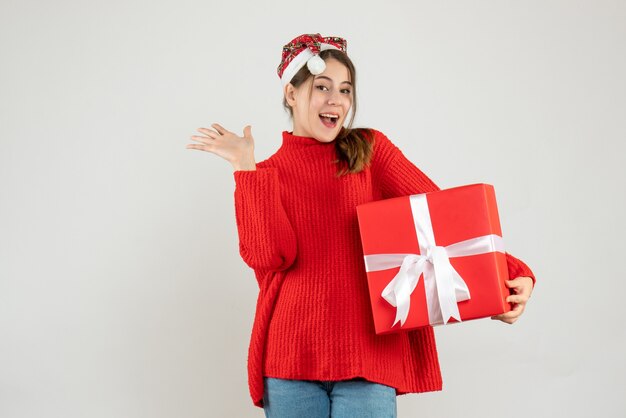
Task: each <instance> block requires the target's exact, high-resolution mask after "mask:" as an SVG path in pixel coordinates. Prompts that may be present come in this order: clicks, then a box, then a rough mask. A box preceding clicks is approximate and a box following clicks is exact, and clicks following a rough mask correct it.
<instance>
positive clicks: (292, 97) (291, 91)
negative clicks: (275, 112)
mask: <svg viewBox="0 0 626 418" xmlns="http://www.w3.org/2000/svg"><path fill="white" fill-rule="evenodd" d="M284 94H285V100H287V103H288V104H289V106H291V107H294V105H295V104H296V88H295V87H294V86H293V84H291V83H287V84H285V89H284Z"/></svg>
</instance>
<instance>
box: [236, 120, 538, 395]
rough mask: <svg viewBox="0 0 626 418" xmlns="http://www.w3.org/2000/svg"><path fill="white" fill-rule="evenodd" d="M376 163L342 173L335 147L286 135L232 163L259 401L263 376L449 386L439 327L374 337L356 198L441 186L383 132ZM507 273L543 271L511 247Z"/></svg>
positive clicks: (252, 379) (253, 384)
mask: <svg viewBox="0 0 626 418" xmlns="http://www.w3.org/2000/svg"><path fill="white" fill-rule="evenodd" d="M374 134H375V136H374V149H373V156H372V160H371V164H370V165H369V166H368V167H367V168H366V169H365V170H363V171H362V172H360V173H357V174H348V175H345V176H342V177H339V178H337V177H336V176H335V173H336V172H337V168H338V167H337V165H336V164H334V163H333V162H332V161H333V160H334V159H336V152H335V144H334V142H331V143H322V142H319V141H317V140H316V139H315V138H309V137H301V136H295V135H293V134H292V133H290V132H287V131H284V132H283V134H282V135H283V142H282V145H281V147H280V148H279V149H278V150H277V151H276V153H275V154H274V155H272V156H270V157H269V158H268V159H266V160H264V161H261V162H259V163H257V165H256V170H252V171H245V170H237V171H235V172H234V173H233V174H234V178H235V192H234V197H235V214H236V220H237V230H238V234H239V250H240V254H241V257H242V258H243V260H244V261H245V263H246V264H247V265H248V266H250V267H251V268H252V269H254V273H255V277H256V280H257V281H258V284H259V296H258V300H257V305H256V314H255V318H254V324H253V328H252V335H251V339H250V346H249V351H248V384H249V388H250V395H251V397H252V401H253V403H254V405H255V406H258V407H263V391H264V387H263V376H269V377H278V378H286V379H307V380H342V379H350V378H353V377H363V378H365V379H366V380H369V381H372V382H378V383H383V384H385V385H388V386H391V387H394V388H396V394H397V395H402V394H405V393H411V392H413V393H417V392H427V391H435V390H441V387H442V379H441V372H440V369H439V361H438V358H437V349H436V346H435V338H434V333H433V329H432V327H427V328H422V329H417V330H412V331H405V332H400V333H392V334H387V335H380V336H377V335H376V334H375V332H374V324H373V319H372V312H371V307H370V301H369V294H368V288H367V276H366V273H365V263H364V260H363V249H362V247H361V241H360V235H359V228H358V221H357V215H356V209H355V208H356V206H357V205H359V204H362V203H366V202H371V201H374V200H379V199H387V198H391V197H397V196H406V195H411V194H417V193H425V192H430V191H434V190H439V188H438V187H437V186H436V185H435V184H434V183H433V182H432V181H431V180H430V179H429V178H428V177H427V176H426V175H425V174H424V173H422V172H421V171H420V170H419V169H418V168H417V167H416V166H415V165H413V163H411V162H410V161H409V160H408V159H407V158H406V157H405V156H404V154H403V153H402V152H401V151H400V149H399V148H397V147H396V146H395V145H394V144H393V143H392V142H391V141H390V140H389V139H388V138H387V137H386V136H385V135H384V134H383V133H381V132H379V131H376V130H374ZM507 260H508V267H509V274H510V277H512V278H515V277H519V276H530V277H532V278H533V284H534V281H535V277H534V275H533V273H532V271H531V270H530V269H529V268H528V266H526V264H524V263H523V262H522V261H521V260H518V259H517V258H515V257H513V256H511V255H510V254H507Z"/></svg>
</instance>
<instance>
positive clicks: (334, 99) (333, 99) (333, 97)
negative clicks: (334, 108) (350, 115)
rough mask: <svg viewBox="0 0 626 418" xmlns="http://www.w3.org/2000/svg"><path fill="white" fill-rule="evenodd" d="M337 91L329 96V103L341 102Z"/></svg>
mask: <svg viewBox="0 0 626 418" xmlns="http://www.w3.org/2000/svg"><path fill="white" fill-rule="evenodd" d="M337 94H338V93H337V91H336V90H334V91H333V92H332V93H331V94H330V96H329V97H328V104H329V105H336V104H338V103H339V97H338V96H337Z"/></svg>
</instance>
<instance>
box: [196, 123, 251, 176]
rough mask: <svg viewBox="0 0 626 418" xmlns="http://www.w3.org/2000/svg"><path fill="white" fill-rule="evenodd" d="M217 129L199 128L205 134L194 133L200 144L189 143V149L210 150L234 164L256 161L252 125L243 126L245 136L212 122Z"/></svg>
mask: <svg viewBox="0 0 626 418" xmlns="http://www.w3.org/2000/svg"><path fill="white" fill-rule="evenodd" d="M211 126H212V127H213V128H214V129H215V130H213V129H208V128H198V132H200V133H202V134H203V135H202V136H200V135H193V136H192V137H191V139H192V140H194V141H198V142H199V144H188V145H187V148H188V149H197V150H201V151H208V152H212V153H213V154H216V155H218V156H220V157H222V158H224V159H225V160H226V161H228V162H229V163H231V164H233V166H235V165H238V164H241V163H245V162H250V161H252V162H254V138H253V137H252V127H251V126H250V125H247V126H246V127H245V128H243V137H240V136H237V134H235V133H234V132H231V131H229V130H227V129H225V128H224V127H222V126H221V125H219V124H217V123H213V124H211Z"/></svg>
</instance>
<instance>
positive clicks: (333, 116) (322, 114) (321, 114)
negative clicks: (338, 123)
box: [320, 113, 339, 119]
mask: <svg viewBox="0 0 626 418" xmlns="http://www.w3.org/2000/svg"><path fill="white" fill-rule="evenodd" d="M320 116H325V117H327V118H333V119H339V116H337V115H331V114H330V113H320Z"/></svg>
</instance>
